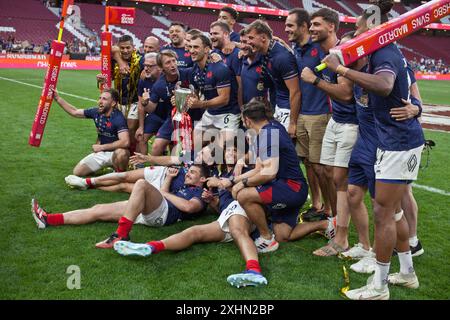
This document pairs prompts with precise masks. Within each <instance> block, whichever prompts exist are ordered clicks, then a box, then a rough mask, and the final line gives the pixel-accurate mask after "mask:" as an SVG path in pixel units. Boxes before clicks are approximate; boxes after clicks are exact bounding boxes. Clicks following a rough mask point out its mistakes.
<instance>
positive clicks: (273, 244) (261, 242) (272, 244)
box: [255, 235, 279, 253]
mask: <svg viewBox="0 0 450 320" xmlns="http://www.w3.org/2000/svg"><path fill="white" fill-rule="evenodd" d="M255 246H256V249H257V250H258V253H267V252H272V251H275V250H277V249H278V246H279V243H278V242H277V241H276V240H275V235H272V239H270V240H266V239H264V238H263V237H261V236H259V237H258V238H257V239H256V240H255Z"/></svg>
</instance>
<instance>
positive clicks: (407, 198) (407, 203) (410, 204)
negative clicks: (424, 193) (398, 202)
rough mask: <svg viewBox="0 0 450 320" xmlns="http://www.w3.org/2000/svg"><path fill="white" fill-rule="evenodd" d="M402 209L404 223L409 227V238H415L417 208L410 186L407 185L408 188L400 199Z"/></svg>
mask: <svg viewBox="0 0 450 320" xmlns="http://www.w3.org/2000/svg"><path fill="white" fill-rule="evenodd" d="M402 209H403V212H404V214H405V218H406V221H408V226H409V237H410V238H412V237H416V236H417V215H418V212H419V208H418V206H417V202H416V199H415V198H414V195H413V192H412V186H411V185H408V188H407V190H406V192H405V194H404V195H403V198H402Z"/></svg>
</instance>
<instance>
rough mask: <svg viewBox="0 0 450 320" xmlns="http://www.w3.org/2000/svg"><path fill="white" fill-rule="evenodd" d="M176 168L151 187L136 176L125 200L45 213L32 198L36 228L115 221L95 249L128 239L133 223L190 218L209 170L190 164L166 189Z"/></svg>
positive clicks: (200, 208)
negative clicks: (179, 179) (178, 184)
mask: <svg viewBox="0 0 450 320" xmlns="http://www.w3.org/2000/svg"><path fill="white" fill-rule="evenodd" d="M177 174H178V169H176V168H169V169H168V170H167V173H166V177H165V179H164V181H162V183H161V185H159V186H157V187H155V186H154V185H152V184H150V183H148V182H147V181H145V180H144V179H139V180H138V181H137V182H136V183H135V185H134V187H133V191H132V193H131V195H130V198H129V200H128V201H119V202H114V203H109V204H99V205H95V206H93V207H91V208H89V209H81V210H75V211H69V212H65V213H55V214H50V213H47V212H46V211H45V210H44V209H42V208H41V207H40V206H39V204H38V202H37V200H35V199H32V201H31V210H32V213H33V217H34V219H35V220H36V223H37V225H38V228H40V229H43V228H46V227H47V226H57V225H63V224H75V225H80V224H88V223H92V222H95V221H118V222H119V226H118V228H117V230H116V232H115V233H113V234H112V235H111V236H110V237H109V238H108V239H106V240H105V241H102V242H100V243H97V245H96V247H97V248H112V247H113V245H114V243H115V242H116V241H118V240H129V236H128V234H129V232H130V231H131V228H132V226H133V223H138V224H144V225H147V226H153V227H160V226H165V225H170V224H173V223H175V222H177V221H178V220H183V219H185V218H188V217H193V216H195V214H198V213H200V212H202V211H203V209H204V208H205V203H204V201H203V200H202V199H201V195H202V190H203V189H202V188H203V184H204V183H205V181H206V179H207V178H208V174H209V169H207V168H206V167H205V166H203V165H195V164H193V165H191V166H190V167H189V170H188V172H187V173H186V176H185V179H184V184H183V185H182V186H181V187H180V188H178V189H177V190H174V191H173V193H171V192H170V189H171V186H172V184H173V182H174V178H175V177H176V176H177Z"/></svg>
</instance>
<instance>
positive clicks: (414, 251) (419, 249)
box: [409, 240, 425, 257]
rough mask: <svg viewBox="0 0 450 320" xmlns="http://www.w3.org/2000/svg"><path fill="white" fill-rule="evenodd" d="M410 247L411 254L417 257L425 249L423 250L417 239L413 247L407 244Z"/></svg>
mask: <svg viewBox="0 0 450 320" xmlns="http://www.w3.org/2000/svg"><path fill="white" fill-rule="evenodd" d="M409 247H410V248H411V256H413V257H418V256H421V255H422V254H424V252H425V250H423V247H422V244H421V243H420V240H419V241H417V245H416V246H415V247H412V246H409Z"/></svg>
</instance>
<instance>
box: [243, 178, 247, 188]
mask: <svg viewBox="0 0 450 320" xmlns="http://www.w3.org/2000/svg"><path fill="white" fill-rule="evenodd" d="M247 182H248V178H244V179H242V184H243V185H244V187H246V188H248V184H247Z"/></svg>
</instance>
